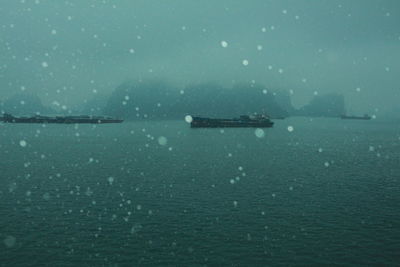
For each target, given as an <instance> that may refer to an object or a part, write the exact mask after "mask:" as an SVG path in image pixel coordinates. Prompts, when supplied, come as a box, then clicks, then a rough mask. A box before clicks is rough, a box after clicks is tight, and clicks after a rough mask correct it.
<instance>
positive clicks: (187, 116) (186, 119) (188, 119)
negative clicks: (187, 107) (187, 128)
mask: <svg viewBox="0 0 400 267" xmlns="http://www.w3.org/2000/svg"><path fill="white" fill-rule="evenodd" d="M185 121H186V122H187V123H191V122H192V121H193V118H192V116H190V115H186V116H185Z"/></svg>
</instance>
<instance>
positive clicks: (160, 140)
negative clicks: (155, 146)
mask: <svg viewBox="0 0 400 267" xmlns="http://www.w3.org/2000/svg"><path fill="white" fill-rule="evenodd" d="M167 142H168V140H167V138H166V137H165V136H160V137H158V143H159V144H160V145H162V146H165V145H166V144H167Z"/></svg>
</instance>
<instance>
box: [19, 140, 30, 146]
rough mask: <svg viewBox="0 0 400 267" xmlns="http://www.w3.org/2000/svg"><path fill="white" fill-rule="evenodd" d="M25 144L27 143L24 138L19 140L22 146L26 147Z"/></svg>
mask: <svg viewBox="0 0 400 267" xmlns="http://www.w3.org/2000/svg"><path fill="white" fill-rule="evenodd" d="M27 144H28V143H27V142H26V141H25V140H21V141H19V145H20V146H22V147H26V145H27Z"/></svg>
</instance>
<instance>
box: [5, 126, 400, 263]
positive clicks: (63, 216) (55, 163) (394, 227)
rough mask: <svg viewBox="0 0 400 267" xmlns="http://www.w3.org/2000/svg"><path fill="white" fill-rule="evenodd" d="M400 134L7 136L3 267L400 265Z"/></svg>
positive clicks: (46, 131)
mask: <svg viewBox="0 0 400 267" xmlns="http://www.w3.org/2000/svg"><path fill="white" fill-rule="evenodd" d="M399 179H400V127H399V125H395V124H393V123H387V122H380V121H378V120H372V121H350V120H349V121H342V120H340V119H309V118H292V119H286V120H277V121H276V122H275V125H274V127H273V128H266V129H251V128H236V129H191V128H190V127H189V124H188V123H186V122H185V121H184V120H182V121H148V122H127V123H123V124H110V125H35V124H24V125H22V124H21V125H18V124H0V216H1V217H0V241H1V243H0V266H230V265H232V266H265V265H315V266H321V265H332V264H339V265H362V266H364V265H395V264H398V260H399V254H398V253H399V249H400V245H399V244H400V223H399V222H400V220H399V218H400V217H399V215H400V181H399Z"/></svg>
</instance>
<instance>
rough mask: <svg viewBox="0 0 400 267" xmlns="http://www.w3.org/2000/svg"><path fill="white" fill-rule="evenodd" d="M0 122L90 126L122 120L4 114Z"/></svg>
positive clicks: (85, 116)
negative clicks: (81, 124)
mask: <svg viewBox="0 0 400 267" xmlns="http://www.w3.org/2000/svg"><path fill="white" fill-rule="evenodd" d="M0 121H3V122H5V123H42V124H43V123H60V124H74V123H92V124H103V123H121V122H123V120H121V119H115V118H111V117H105V116H89V115H82V116H55V117H50V116H41V115H35V116H32V117H15V116H13V115H11V114H8V113H4V114H3V117H0Z"/></svg>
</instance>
